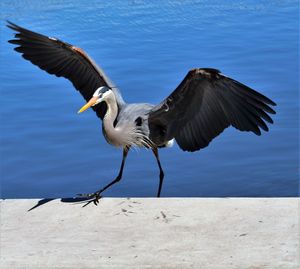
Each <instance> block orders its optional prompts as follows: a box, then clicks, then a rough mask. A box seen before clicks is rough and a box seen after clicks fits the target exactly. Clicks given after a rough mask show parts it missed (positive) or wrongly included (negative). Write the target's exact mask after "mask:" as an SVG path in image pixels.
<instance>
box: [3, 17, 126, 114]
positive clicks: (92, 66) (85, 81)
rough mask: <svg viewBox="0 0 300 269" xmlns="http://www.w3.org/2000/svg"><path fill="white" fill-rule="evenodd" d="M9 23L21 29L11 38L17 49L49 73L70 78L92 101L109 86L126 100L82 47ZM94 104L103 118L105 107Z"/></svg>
mask: <svg viewBox="0 0 300 269" xmlns="http://www.w3.org/2000/svg"><path fill="white" fill-rule="evenodd" d="M7 26H8V27H9V28H11V29H12V30H14V31H16V32H17V33H16V34H15V39H12V40H9V41H8V42H9V43H11V44H14V45H18V47H15V48H14V50H15V51H17V52H19V53H21V54H22V56H23V58H24V59H26V60H28V61H30V62H31V63H33V64H34V65H37V66H38V67H40V68H41V69H42V70H45V71H46V72H48V73H49V74H53V75H56V76H57V77H65V78H67V79H68V80H70V81H71V82H72V84H73V85H74V87H75V88H76V89H77V90H78V91H79V92H80V93H81V95H82V96H83V97H84V98H85V100H87V101H88V100H89V99H90V98H91V97H92V96H93V93H94V92H95V90H96V89H97V88H99V87H101V86H106V87H109V88H112V90H113V91H115V92H116V93H117V97H118V101H119V102H120V103H123V102H124V101H123V99H122V98H121V96H120V93H119V91H118V89H117V88H116V87H115V85H114V84H113V83H112V82H111V81H110V80H109V78H108V77H107V76H106V75H105V73H104V72H103V70H102V69H101V68H100V67H99V66H97V65H96V63H95V62H94V61H93V60H92V59H91V58H90V57H89V56H88V55H87V54H86V53H85V52H84V51H83V50H82V49H80V48H78V47H75V46H73V45H71V44H69V43H66V42H63V41H61V40H59V39H56V38H52V37H47V36H44V35H41V34H39V33H35V32H32V31H30V30H28V29H25V28H22V27H20V26H18V25H16V24H14V23H11V22H8V25H7ZM93 108H94V110H95V111H96V113H97V115H98V116H99V117H101V118H103V116H104V114H103V113H104V112H105V111H104V110H103V107H101V106H99V105H98V106H95V107H93Z"/></svg>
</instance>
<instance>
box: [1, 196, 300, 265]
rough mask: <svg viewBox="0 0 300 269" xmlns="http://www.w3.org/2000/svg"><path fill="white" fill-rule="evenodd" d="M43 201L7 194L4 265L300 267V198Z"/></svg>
mask: <svg viewBox="0 0 300 269" xmlns="http://www.w3.org/2000/svg"><path fill="white" fill-rule="evenodd" d="M38 201H39V200H1V202H0V205H1V245H0V247H1V248H0V250H1V260H0V268H2V269H4V268H9V269H13V268H33V269H36V268H97V269H99V268H197V269H198V268H199V269H202V268H203V269H210V268H212V269H219V268H224V269H231V268H236V269H244V268H247V269H260V268H270V269H277V268H278V269H279V268H281V269H290V268H291V269H298V268H300V266H299V202H300V199H299V198H266V199H265V198H264V199H261V198H250V199H248V198H230V199H226V198H205V199H204V198H203V199H202V198H186V199H180V198H169V199H164V198H161V199H150V198H149V199H147V198H146V199H141V198H131V199H123V198H104V199H102V200H101V202H100V204H99V205H98V206H94V205H89V206H87V207H85V208H82V207H81V205H79V204H73V203H63V202H61V200H53V201H49V202H47V203H44V204H43V205H41V206H38V207H36V208H34V209H33V210H31V211H29V212H28V209H30V208H32V207H33V206H35V205H36V204H37V203H38ZM66 201H67V200H65V202H66ZM71 201H72V200H70V201H69V202H71Z"/></svg>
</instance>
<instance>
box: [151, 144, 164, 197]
mask: <svg viewBox="0 0 300 269" xmlns="http://www.w3.org/2000/svg"><path fill="white" fill-rule="evenodd" d="M152 151H153V153H154V156H155V158H156V161H157V164H158V167H159V186H158V192H157V197H160V192H161V187H162V184H163V181H164V171H163V169H162V167H161V164H160V160H159V155H158V150H157V148H153V149H152Z"/></svg>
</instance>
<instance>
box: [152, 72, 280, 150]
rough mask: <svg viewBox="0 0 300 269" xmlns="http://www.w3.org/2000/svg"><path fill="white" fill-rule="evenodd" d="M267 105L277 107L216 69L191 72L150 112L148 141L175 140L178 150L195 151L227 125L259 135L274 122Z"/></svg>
mask: <svg viewBox="0 0 300 269" xmlns="http://www.w3.org/2000/svg"><path fill="white" fill-rule="evenodd" d="M269 105H272V106H275V105H276V104H275V103H274V102H273V101H271V100H270V99H268V98H267V97H265V96H264V95H262V94H260V93H258V92H256V91H254V90H253V89H250V88H249V87H247V86H245V85H243V84H242V83H240V82H238V81H236V80H233V79H231V78H228V77H226V76H224V75H222V74H221V73H220V71H218V70H216V69H212V68H200V69H193V70H191V71H189V72H188V74H187V75H186V77H185V78H184V80H183V81H182V82H181V83H180V84H179V86H178V87H177V88H176V89H175V91H174V92H172V93H171V95H170V96H169V97H167V98H166V99H165V100H164V101H163V102H161V103H160V104H159V105H157V106H156V107H154V108H153V110H152V111H151V112H150V113H149V119H148V122H149V128H150V138H151V139H152V140H153V141H154V142H159V141H162V140H164V141H167V140H170V139H172V138H175V139H176V141H177V143H178V145H179V146H180V148H181V149H183V150H186V151H196V150H199V149H201V148H204V147H206V146H207V145H208V144H209V142H210V141H211V140H212V139H213V138H215V137H216V136H218V135H219V134H220V133H221V132H222V131H223V130H224V129H225V128H227V127H228V126H230V125H232V126H234V127H235V128H237V129H239V130H241V131H251V132H253V133H255V134H256V135H260V134H261V132H260V129H259V128H261V129H263V130H265V131H268V127H267V125H266V123H265V122H264V120H265V121H266V122H269V123H273V120H272V119H271V117H270V116H269V115H268V113H269V114H275V111H274V110H273V109H272V108H271V107H270V106H269ZM161 139H162V140H161Z"/></svg>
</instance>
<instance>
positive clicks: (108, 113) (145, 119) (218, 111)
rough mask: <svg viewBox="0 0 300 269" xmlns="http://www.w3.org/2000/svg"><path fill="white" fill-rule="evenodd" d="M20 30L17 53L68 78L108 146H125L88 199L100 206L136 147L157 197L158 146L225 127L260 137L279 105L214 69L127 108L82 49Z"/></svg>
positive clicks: (187, 141)
mask: <svg viewBox="0 0 300 269" xmlns="http://www.w3.org/2000/svg"><path fill="white" fill-rule="evenodd" d="M8 27H9V28H11V29H13V30H14V31H16V32H17V33H16V34H15V39H13V40H10V41H9V42H10V43H12V44H15V45H18V46H17V47H16V48H15V50H16V51H17V52H19V53H21V54H22V56H23V58H25V59H26V60H29V61H30V62H32V63H33V64H35V65H37V66H38V67H40V68H41V69H43V70H45V71H46V72H48V73H50V74H54V75H56V76H57V77H65V78H67V79H69V80H70V81H71V82H72V83H73V85H74V87H75V88H76V89H77V90H78V91H79V92H80V93H81V94H82V96H83V97H84V98H85V100H86V101H88V104H87V105H86V106H85V108H84V109H82V111H83V110H85V109H86V108H87V107H89V106H92V107H93V109H94V110H95V112H96V114H97V115H98V117H100V118H101V119H102V120H103V123H102V126H103V134H104V136H105V138H106V140H107V142H108V143H110V144H112V145H114V146H117V147H122V148H123V159H122V164H121V169H120V172H119V174H118V176H117V178H116V179H115V180H113V181H112V182H111V183H110V184H108V185H107V186H105V187H104V188H102V189H101V190H99V191H97V192H95V193H92V194H89V195H86V196H87V198H89V199H91V201H94V202H95V204H97V202H98V199H99V197H100V194H101V193H102V192H103V191H104V190H106V189H107V188H108V187H110V186H111V185H113V184H114V183H116V182H118V181H119V180H120V179H121V177H122V172H123V167H124V163H125V159H126V156H127V153H128V151H129V149H130V147H132V146H138V147H147V148H151V149H152V151H153V153H154V155H155V157H156V159H157V163H158V166H159V169H160V184H159V189H158V196H160V191H161V187H162V182H163V177H164V175H163V170H162V168H161V164H160V160H159V156H158V148H159V147H164V146H167V145H169V144H170V141H172V140H173V139H175V140H176V142H177V144H178V145H179V147H180V148H181V149H182V150H184V151H196V150H199V149H201V148H204V147H206V146H207V145H208V144H209V143H210V142H211V140H212V139H214V138H215V137H216V136H218V135H219V134H220V133H221V132H222V131H223V130H224V129H225V128H227V127H229V126H233V127H235V128H237V129H238V130H240V131H251V132H253V133H255V134H256V135H260V134H261V129H262V130H264V131H268V126H267V124H266V122H268V123H273V121H272V119H271V117H270V116H269V115H268V114H275V111H274V110H273V109H272V108H271V106H275V105H276V104H275V103H274V102H273V101H272V100H270V99H269V98H267V97H266V96H264V95H262V94H260V93H258V92H257V91H255V90H253V89H251V88H249V87H247V86H246V85H243V84H242V83H240V82H238V81H236V80H233V79H231V78H229V77H227V76H225V75H223V74H222V73H221V72H220V71H218V70H216V69H212V68H197V69H192V70H190V71H189V72H188V74H187V75H186V77H185V78H184V79H183V81H182V82H181V83H180V84H179V85H178V87H177V88H176V89H175V90H174V91H173V92H172V93H171V94H170V95H169V96H168V97H167V98H166V99H165V100H163V101H162V102H161V103H160V104H158V105H151V104H127V103H126V102H125V101H124V100H123V98H122V95H121V93H120V91H119V89H118V88H117V87H116V86H115V84H114V83H113V82H112V81H111V80H110V79H109V78H108V77H107V76H106V75H105V73H104V71H103V70H102V69H101V68H100V67H99V66H97V65H96V63H95V62H94V61H93V60H92V59H91V58H90V57H89V56H88V55H87V54H86V53H85V52H84V51H83V50H82V49H80V48H78V47H75V46H73V45H71V44H68V43H66V42H63V41H60V40H59V39H56V38H52V37H47V36H44V35H41V34H38V33H35V32H32V31H29V30H27V29H25V28H22V27H19V26H17V25H16V24H13V23H11V22H8Z"/></svg>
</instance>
